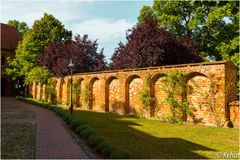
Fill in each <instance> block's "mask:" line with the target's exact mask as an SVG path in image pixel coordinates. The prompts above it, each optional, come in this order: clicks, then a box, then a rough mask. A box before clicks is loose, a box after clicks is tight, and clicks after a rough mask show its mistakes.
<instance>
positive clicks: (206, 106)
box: [31, 61, 237, 125]
mask: <svg viewBox="0 0 240 160" xmlns="http://www.w3.org/2000/svg"><path fill="white" fill-rule="evenodd" d="M172 72H184V73H185V74H186V77H185V79H186V82H187V84H188V85H189V86H190V87H191V92H188V94H187V100H188V104H189V107H191V108H194V111H193V113H192V114H191V115H188V116H187V121H189V122H198V123H202V124H205V125H217V124H218V125H226V124H229V123H230V122H229V121H230V119H231V118H230V116H231V115H230V109H229V106H228V104H229V103H230V102H232V101H234V100H236V98H237V97H236V92H237V90H236V82H237V80H236V79H237V78H236V69H235V67H234V65H233V64H232V63H231V62H229V61H220V62H209V63H195V64H183V65H172V66H159V67H149V68H137V69H127V70H116V71H104V72H92V73H81V74H74V75H73V81H74V82H75V85H76V86H78V88H80V93H79V94H78V95H74V96H75V97H74V102H75V105H76V107H79V108H80V109H87V110H92V111H97V112H115V113H118V114H135V115H136V114H138V115H141V114H147V115H149V117H154V118H161V119H164V118H166V117H168V116H169V115H170V114H171V107H170V106H169V105H168V104H167V103H166V101H165V100H166V93H165V92H164V91H163V88H164V81H163V77H164V76H166V75H168V74H169V73H172ZM147 79H150V85H146V80H147ZM55 81H56V99H57V102H58V103H60V104H62V105H63V106H68V105H69V101H70V99H69V97H70V84H71V81H70V76H65V77H59V78H55ZM146 87H150V88H149V89H150V92H151V94H152V96H153V97H155V101H154V104H153V105H152V106H151V107H150V108H149V109H148V110H147V111H145V110H144V107H143V105H142V104H141V103H140V101H139V92H140V91H141V90H142V89H143V88H146ZM87 91H89V92H87ZM31 93H32V96H33V98H36V99H39V100H43V99H45V95H46V94H45V85H41V84H39V83H33V85H32V87H31ZM86 95H87V96H89V101H87V100H85V99H86ZM84 97H85V98H84ZM146 112H147V113H146Z"/></svg>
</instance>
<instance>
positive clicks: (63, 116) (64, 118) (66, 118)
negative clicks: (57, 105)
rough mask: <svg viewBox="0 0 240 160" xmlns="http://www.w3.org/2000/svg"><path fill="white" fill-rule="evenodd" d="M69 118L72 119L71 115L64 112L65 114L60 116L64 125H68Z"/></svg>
mask: <svg viewBox="0 0 240 160" xmlns="http://www.w3.org/2000/svg"><path fill="white" fill-rule="evenodd" d="M71 118H72V115H71V114H70V113H69V112H65V113H64V114H63V115H62V119H63V120H64V121H65V122H66V123H69V122H70V119H71Z"/></svg>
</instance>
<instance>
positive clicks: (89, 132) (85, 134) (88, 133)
mask: <svg viewBox="0 0 240 160" xmlns="http://www.w3.org/2000/svg"><path fill="white" fill-rule="evenodd" d="M96 134H97V132H96V130H95V129H92V128H87V129H85V130H83V131H82V132H80V136H81V137H82V138H84V139H87V138H88V137H90V136H93V135H96Z"/></svg>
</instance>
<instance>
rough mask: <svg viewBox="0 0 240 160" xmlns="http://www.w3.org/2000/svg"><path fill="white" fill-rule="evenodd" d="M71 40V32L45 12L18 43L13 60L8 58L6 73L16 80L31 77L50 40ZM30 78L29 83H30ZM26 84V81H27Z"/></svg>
mask: <svg viewBox="0 0 240 160" xmlns="http://www.w3.org/2000/svg"><path fill="white" fill-rule="evenodd" d="M69 40H71V32H70V31H67V30H66V29H65V28H64V26H63V25H62V23H61V22H60V21H59V20H57V19H56V18H54V17H53V16H52V15H50V14H47V13H45V14H44V16H43V17H42V18H41V19H39V20H36V21H35V22H34V24H33V26H32V28H30V29H29V30H28V31H27V32H26V34H25V35H24V37H23V40H22V41H21V42H20V43H19V44H18V47H17V50H16V55H15V58H14V59H13V60H11V59H8V66H9V67H8V68H7V69H6V73H7V74H8V75H9V76H11V77H12V78H13V79H14V80H15V79H17V78H20V77H21V78H24V80H26V79H25V78H26V77H29V76H28V75H29V74H30V75H31V74H32V75H33V73H31V70H32V69H33V68H35V67H36V61H37V59H38V57H39V56H41V53H42V52H43V51H44V50H46V49H47V46H48V45H49V43H50V42H62V41H69ZM29 80H31V79H28V83H29ZM25 84H26V82H25Z"/></svg>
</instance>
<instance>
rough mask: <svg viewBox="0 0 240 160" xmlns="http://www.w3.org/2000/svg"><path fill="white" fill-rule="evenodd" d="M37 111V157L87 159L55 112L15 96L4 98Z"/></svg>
mask: <svg viewBox="0 0 240 160" xmlns="http://www.w3.org/2000/svg"><path fill="white" fill-rule="evenodd" d="M3 100H4V101H8V103H15V105H17V106H20V107H23V108H25V109H28V110H33V111H35V112H36V114H37V116H36V124H37V132H36V137H37V139H36V158H37V159H87V158H88V157H87V155H86V154H85V153H84V152H83V151H82V149H81V148H80V146H79V145H78V144H77V143H76V142H75V141H74V139H73V138H72V137H71V135H70V134H69V132H68V131H67V129H66V128H64V126H63V125H62V124H61V121H60V118H59V117H57V116H56V115H55V114H54V113H53V112H51V111H49V110H47V109H44V108H40V107H37V106H34V105H31V104H28V103H24V102H21V101H18V100H16V99H15V98H9V97H8V98H7V97H6V98H4V99H2V101H3Z"/></svg>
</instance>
